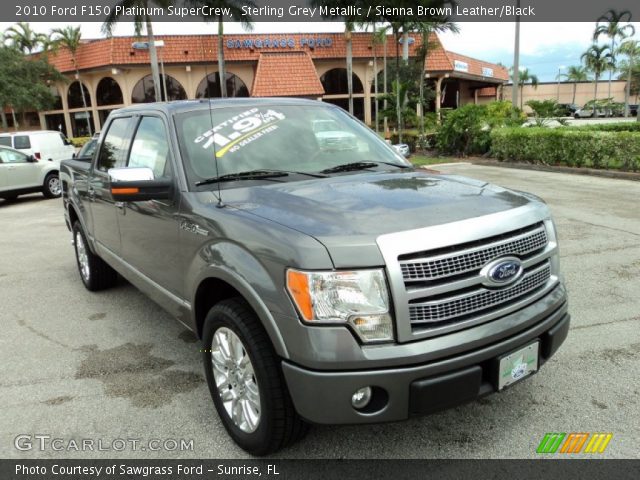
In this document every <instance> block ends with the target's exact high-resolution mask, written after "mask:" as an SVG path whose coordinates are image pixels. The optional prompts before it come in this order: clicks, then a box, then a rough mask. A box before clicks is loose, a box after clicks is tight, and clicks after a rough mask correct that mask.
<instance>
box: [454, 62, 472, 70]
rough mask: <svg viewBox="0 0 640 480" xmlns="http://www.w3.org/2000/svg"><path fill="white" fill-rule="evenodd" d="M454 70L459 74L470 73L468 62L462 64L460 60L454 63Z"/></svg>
mask: <svg viewBox="0 0 640 480" xmlns="http://www.w3.org/2000/svg"><path fill="white" fill-rule="evenodd" d="M453 69H454V70H457V71H459V72H468V71H469V64H468V63H467V62H462V61H460V60H454V61H453Z"/></svg>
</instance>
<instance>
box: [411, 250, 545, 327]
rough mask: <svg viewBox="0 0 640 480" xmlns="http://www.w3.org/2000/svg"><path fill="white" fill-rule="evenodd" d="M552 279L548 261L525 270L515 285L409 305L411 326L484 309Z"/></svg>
mask: <svg viewBox="0 0 640 480" xmlns="http://www.w3.org/2000/svg"><path fill="white" fill-rule="evenodd" d="M550 278H551V266H550V263H549V261H548V260H545V262H544V263H543V264H542V265H540V266H537V267H536V268H535V269H533V270H530V271H529V272H527V273H525V274H524V275H523V277H522V278H521V279H520V281H518V282H517V283H516V284H515V285H513V286H511V287H508V288H501V289H499V290H495V289H489V288H484V287H481V288H477V289H473V290H471V291H467V292H465V293H463V294H457V295H454V296H446V297H445V298H440V299H438V300H433V301H428V302H421V303H419V304H410V305H409V318H410V321H411V324H412V325H420V324H424V323H434V322H438V323H439V322H445V321H450V320H452V319H459V320H462V319H463V318H464V317H466V316H468V315H470V314H474V313H479V312H482V311H484V310H486V309H489V308H492V307H496V306H497V305H502V304H505V303H507V302H510V301H513V300H516V299H519V298H521V297H523V296H525V295H527V294H530V293H533V292H534V291H536V290H538V289H539V288H540V287H542V286H544V285H545V284H546V283H547V282H548V281H549V279H550Z"/></svg>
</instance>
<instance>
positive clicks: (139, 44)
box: [131, 40, 168, 102]
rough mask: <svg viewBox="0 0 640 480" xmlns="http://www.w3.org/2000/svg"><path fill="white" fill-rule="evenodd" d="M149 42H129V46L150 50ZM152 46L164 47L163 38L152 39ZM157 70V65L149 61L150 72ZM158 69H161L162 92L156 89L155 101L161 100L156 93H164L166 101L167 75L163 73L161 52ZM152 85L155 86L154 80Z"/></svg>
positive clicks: (135, 48)
mask: <svg viewBox="0 0 640 480" xmlns="http://www.w3.org/2000/svg"><path fill="white" fill-rule="evenodd" d="M149 45H150V44H149V42H133V43H132V44H131V48H133V49H134V50H150V48H149ZM153 46H154V47H155V48H159V47H164V40H154V42H153ZM154 68H155V71H157V69H158V65H157V64H156V65H154V64H153V62H151V70H152V72H153V71H154ZM160 69H161V70H162V80H161V82H160V83H161V84H162V92H159V91H156V92H155V94H156V102H158V101H162V98H160V99H158V96H159V95H158V94H164V99H165V101H167V99H168V97H167V77H166V76H165V74H164V61H163V60H162V54H161V55H160ZM154 87H155V81H154Z"/></svg>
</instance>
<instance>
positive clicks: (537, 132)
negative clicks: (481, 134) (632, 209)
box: [491, 127, 640, 171]
mask: <svg viewBox="0 0 640 480" xmlns="http://www.w3.org/2000/svg"><path fill="white" fill-rule="evenodd" d="M491 153H492V155H493V156H495V157H496V158H498V159H499V160H508V161H516V162H527V163H539V164H546V165H566V166H570V167H589V168H611V169H621V170H633V171H637V170H639V169H640V131H638V132H628V131H627V132H625V131H621V132H603V131H596V130H591V129H584V130H583V129H569V128H537V127H531V128H498V129H494V130H493V131H492V132H491Z"/></svg>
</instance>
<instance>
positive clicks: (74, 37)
mask: <svg viewBox="0 0 640 480" xmlns="http://www.w3.org/2000/svg"><path fill="white" fill-rule="evenodd" d="M51 34H52V37H53V38H54V41H55V44H56V45H58V46H61V47H64V48H66V49H67V50H69V53H70V54H71V62H72V63H73V68H75V70H76V80H77V81H78V84H79V85H80V96H81V97H82V107H83V108H84V109H85V110H87V99H86V97H85V95H84V85H83V84H82V80H81V79H80V70H79V68H78V58H77V55H78V48H80V44H81V40H82V34H81V33H80V27H79V26H78V27H72V26H70V25H69V26H67V27H65V28H54V29H53V30H51ZM90 116H91V115H90V114H89V112H87V130H88V131H89V136H92V135H93V131H92V128H91V119H90V118H89V117H90Z"/></svg>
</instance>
